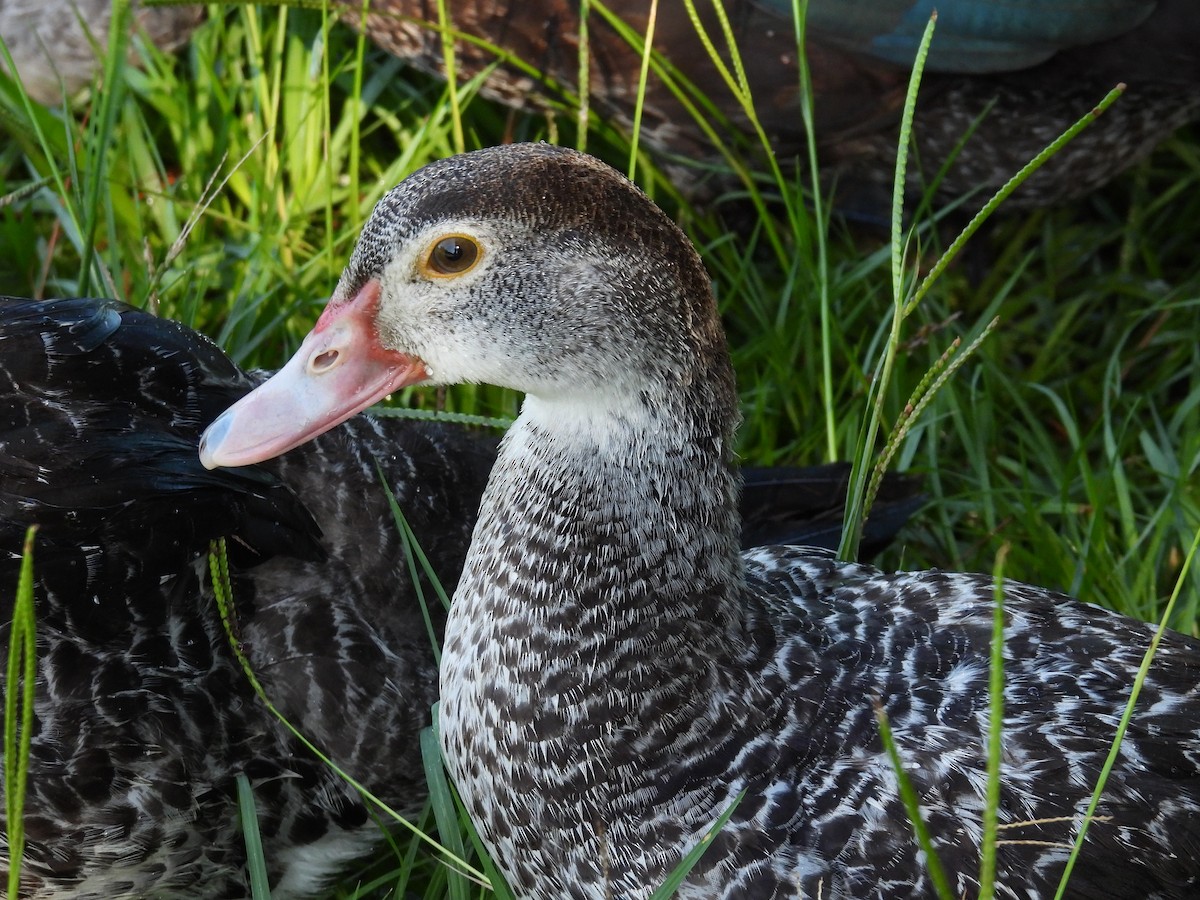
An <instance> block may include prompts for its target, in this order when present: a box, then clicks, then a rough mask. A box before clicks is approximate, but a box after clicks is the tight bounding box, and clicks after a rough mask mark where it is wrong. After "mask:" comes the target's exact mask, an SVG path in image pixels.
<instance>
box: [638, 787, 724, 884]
mask: <svg viewBox="0 0 1200 900" xmlns="http://www.w3.org/2000/svg"><path fill="white" fill-rule="evenodd" d="M745 796H746V792H745V791H744V790H743V791H740V792H739V793H738V795H737V796H736V797H734V798H733V802H732V803H730V804H729V806H728V807H726V809H725V811H724V812H723V813H721V815H719V816H718V817H717V819H716V821H715V822H713V824H712V827H711V828H709V829H708V831H707V832H706V833H705V835H704V837H702V838H701V839H700V840H699V842H698V843H697V844H696V846H695V847H693V848H692V849H691V850H689V851H688V853H687V855H686V856H684V858H683V859H682V860H680V861H679V865H677V866H676V867H675V868H674V869H673V870H672V871H671V874H670V875H668V876H667V877H666V880H664V881H663V883H662V884H660V885H659V886H658V887H657V888H656V889H655V891H654V893H653V894H651V895H650V900H671V898H672V897H674V896H675V891H676V890H678V888H679V886H680V885H681V884H683V880H684V879H685V878H687V877H688V873H689V872H691V871H692V869H694V868H695V867H696V863H698V862H700V858H701V857H702V856H704V854H705V853H707V852H708V848H709V847H711V846H712V842H713V838H715V837H716V836H717V835H718V834H719V833H720V831H721V829H722V828H724V827H725V823H726V822H728V821H729V820H730V818H732V816H733V814H734V811H735V810H737V808H738V805H739V804H740V803H741V802H742V799H743V798H744V797H745Z"/></svg>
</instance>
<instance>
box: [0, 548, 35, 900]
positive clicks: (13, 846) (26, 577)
mask: <svg viewBox="0 0 1200 900" xmlns="http://www.w3.org/2000/svg"><path fill="white" fill-rule="evenodd" d="M36 533H37V527H36V526H30V528H29V529H28V530H27V531H26V532H25V544H24V547H23V548H22V553H21V571H20V574H19V575H18V577H17V595H16V599H15V602H14V603H13V618H12V626H11V627H12V631H11V632H10V634H9V640H8V666H7V670H6V672H5V680H4V760H5V765H4V811H5V821H6V822H7V823H8V829H7V830H8V834H7V842H8V887H7V891H8V897H9V898H10V900H16V898H17V897H18V896H19V895H20V887H21V863H22V860H23V859H24V855H25V788H26V784H27V782H28V778H29V745H30V741H31V740H32V738H33V703H34V692H35V690H36V688H37V613H36V611H35V609H34V603H33V545H34V536H35V535H36ZM18 684H20V690H18V689H17V685H18Z"/></svg>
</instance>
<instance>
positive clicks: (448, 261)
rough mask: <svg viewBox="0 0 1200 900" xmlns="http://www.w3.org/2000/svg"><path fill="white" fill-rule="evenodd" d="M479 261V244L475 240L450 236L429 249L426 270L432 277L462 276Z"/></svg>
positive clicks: (463, 236) (439, 240) (456, 235)
mask: <svg viewBox="0 0 1200 900" xmlns="http://www.w3.org/2000/svg"><path fill="white" fill-rule="evenodd" d="M478 261H479V244H477V243H475V241H474V239H473V238H469V237H466V236H465V235H461V234H450V235H447V236H446V237H443V238H438V239H437V241H435V242H434V244H433V246H432V247H431V248H430V249H429V256H428V257H427V258H426V261H425V269H426V271H427V273H428V274H430V275H462V274H463V273H464V272H467V271H469V270H470V269H471V268H472V267H473V266H474V265H475V263H476V262H478Z"/></svg>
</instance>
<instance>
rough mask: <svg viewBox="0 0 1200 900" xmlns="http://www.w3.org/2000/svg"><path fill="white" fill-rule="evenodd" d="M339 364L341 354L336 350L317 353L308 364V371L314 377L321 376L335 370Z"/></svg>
mask: <svg viewBox="0 0 1200 900" xmlns="http://www.w3.org/2000/svg"><path fill="white" fill-rule="evenodd" d="M339 362H341V354H339V353H338V351H337V350H326V351H324V352H323V353H318V354H317V355H316V356H314V357H313V358H312V360H311V361H310V362H309V364H308V370H309V371H310V372H311V373H312V374H314V375H322V374H324V373H325V372H328V371H329V370H330V369H332V368H335V367H336V366H337V365H338V363H339Z"/></svg>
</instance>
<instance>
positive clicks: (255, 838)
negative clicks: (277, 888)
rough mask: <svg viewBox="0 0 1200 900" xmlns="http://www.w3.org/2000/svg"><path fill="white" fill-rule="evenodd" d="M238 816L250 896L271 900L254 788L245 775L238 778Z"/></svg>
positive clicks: (254, 898)
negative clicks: (248, 877)
mask: <svg viewBox="0 0 1200 900" xmlns="http://www.w3.org/2000/svg"><path fill="white" fill-rule="evenodd" d="M237 796H238V815H239V817H240V819H241V823H242V838H243V840H244V841H245V842H246V869H247V870H248V872H249V875H250V896H251V897H252V898H253V900H271V885H270V883H269V881H268V879H267V861H266V857H264V856H263V844H262V834H261V833H260V832H259V829H258V807H257V805H256V804H255V802H254V788H252V787H251V786H250V779H249V778H247V777H246V775H245V773H243V772H239V773H238V776H237Z"/></svg>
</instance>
